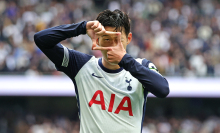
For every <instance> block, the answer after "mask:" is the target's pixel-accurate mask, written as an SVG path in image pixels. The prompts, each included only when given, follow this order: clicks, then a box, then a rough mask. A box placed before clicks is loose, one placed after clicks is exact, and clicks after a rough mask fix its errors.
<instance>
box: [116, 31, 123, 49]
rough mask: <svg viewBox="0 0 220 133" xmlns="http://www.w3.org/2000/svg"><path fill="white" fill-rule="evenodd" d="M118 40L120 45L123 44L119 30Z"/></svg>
mask: <svg viewBox="0 0 220 133" xmlns="http://www.w3.org/2000/svg"><path fill="white" fill-rule="evenodd" d="M117 36H118V37H117V41H118V45H121V46H122V43H121V33H120V32H119V33H118V34H117Z"/></svg>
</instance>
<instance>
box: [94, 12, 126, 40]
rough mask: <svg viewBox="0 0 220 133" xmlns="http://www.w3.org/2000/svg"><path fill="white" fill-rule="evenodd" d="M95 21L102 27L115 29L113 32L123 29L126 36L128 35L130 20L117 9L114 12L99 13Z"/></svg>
mask: <svg viewBox="0 0 220 133" xmlns="http://www.w3.org/2000/svg"><path fill="white" fill-rule="evenodd" d="M96 20H98V21H99V22H100V23H101V24H102V25H103V26H104V27H105V26H110V27H115V30H119V31H121V32H122V28H123V27H124V29H125V34H126V36H128V34H129V33H130V19H129V17H128V15H127V14H126V13H125V12H122V11H120V10H118V9H116V10H114V11H110V10H104V11H103V12H100V13H99V15H98V17H97V18H96Z"/></svg>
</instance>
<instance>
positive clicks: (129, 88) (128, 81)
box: [125, 77, 132, 91]
mask: <svg viewBox="0 0 220 133" xmlns="http://www.w3.org/2000/svg"><path fill="white" fill-rule="evenodd" d="M125 78H126V80H125V82H127V83H128V84H129V85H128V87H127V90H129V91H131V90H132V87H131V85H130V82H131V81H132V79H130V80H128V78H127V77H125Z"/></svg>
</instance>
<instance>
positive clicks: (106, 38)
mask: <svg viewBox="0 0 220 133" xmlns="http://www.w3.org/2000/svg"><path fill="white" fill-rule="evenodd" d="M105 30H106V31H111V32H118V31H115V27H109V26H105ZM131 39H132V34H131V33H129V34H128V37H127V36H126V34H125V32H124V28H122V32H121V43H122V44H123V47H124V49H126V47H127V45H128V44H129V43H130V42H131ZM118 43H120V42H118V38H117V35H102V36H100V37H99V38H98V39H97V44H98V45H99V46H101V47H114V46H117V45H118ZM101 52H102V55H103V57H104V59H105V60H106V61H107V51H101ZM110 64H111V63H110Z"/></svg>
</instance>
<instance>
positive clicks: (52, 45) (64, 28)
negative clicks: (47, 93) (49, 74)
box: [34, 21, 92, 78]
mask: <svg viewBox="0 0 220 133" xmlns="http://www.w3.org/2000/svg"><path fill="white" fill-rule="evenodd" d="M86 23H87V22H86V21H83V22H81V23H77V24H67V25H60V26H56V27H52V28H48V29H45V30H42V31H40V32H38V33H36V34H35V35H34V41H35V43H36V45H37V46H38V47H39V48H40V50H41V51H42V52H43V53H44V54H45V55H46V56H47V57H48V58H49V59H50V60H51V61H52V62H53V63H54V64H55V66H56V68H57V70H59V71H62V72H64V73H65V74H67V75H68V76H69V77H71V78H74V77H75V76H76V74H77V73H78V71H79V70H80V69H81V67H82V66H83V65H84V64H85V63H86V62H87V61H88V60H89V59H90V58H91V57H92V56H91V55H87V54H84V53H81V52H78V51H75V50H70V49H68V48H66V47H65V46H63V45H61V44H60V42H61V41H62V40H65V39H67V38H70V37H75V36H78V35H81V34H86Z"/></svg>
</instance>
